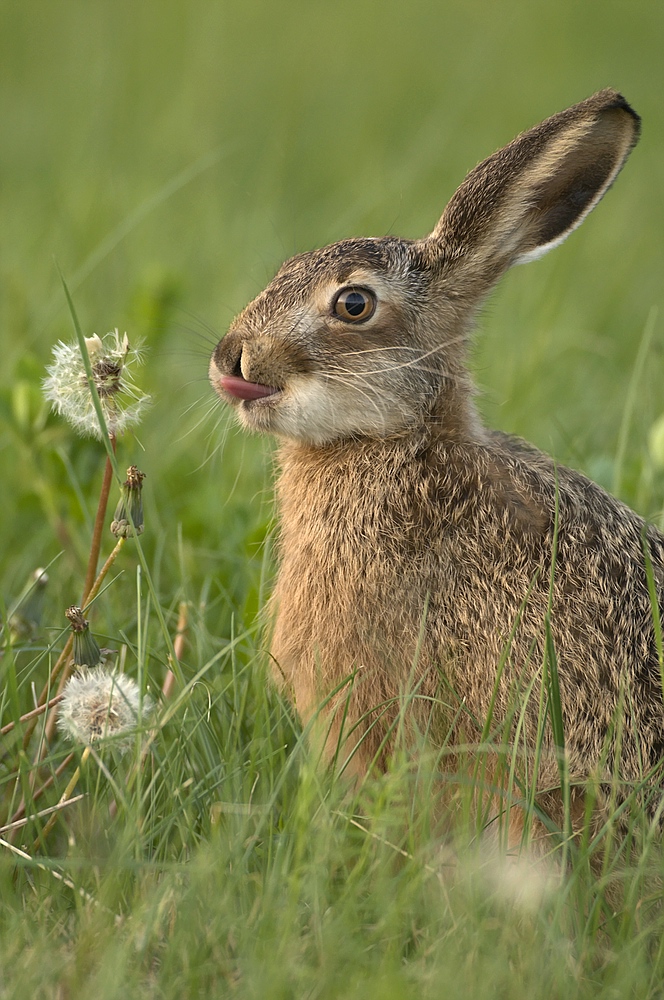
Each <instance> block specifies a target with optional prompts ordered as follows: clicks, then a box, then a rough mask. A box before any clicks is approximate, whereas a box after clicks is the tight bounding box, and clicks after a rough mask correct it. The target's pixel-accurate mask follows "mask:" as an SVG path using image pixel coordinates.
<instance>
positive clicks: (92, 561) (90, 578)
mask: <svg viewBox="0 0 664 1000" xmlns="http://www.w3.org/2000/svg"><path fill="white" fill-rule="evenodd" d="M111 445H112V447H113V451H115V437H113V436H111ZM112 482H113V467H112V465H111V460H110V458H109V457H108V455H107V456H106V465H105V466H104V479H103V481H102V484H101V492H100V494H99V503H98V505H97V516H96V517H95V523H94V528H93V531H92V542H91V544H90V558H89V559H88V569H87V572H86V574H85V583H84V585H83V597H82V598H81V607H84V606H85V603H86V601H87V599H88V597H89V595H90V591H91V590H92V587H93V585H94V582H95V577H96V575H97V563H98V562H99V550H100V549H101V536H102V532H103V530H104V523H105V521H106V508H107V507H108V497H109V494H110V492H111V483H112Z"/></svg>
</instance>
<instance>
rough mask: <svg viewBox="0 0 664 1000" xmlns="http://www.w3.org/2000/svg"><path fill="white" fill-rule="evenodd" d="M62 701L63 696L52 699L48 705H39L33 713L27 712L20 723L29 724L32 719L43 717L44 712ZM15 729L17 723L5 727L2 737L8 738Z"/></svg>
mask: <svg viewBox="0 0 664 1000" xmlns="http://www.w3.org/2000/svg"><path fill="white" fill-rule="evenodd" d="M61 699H62V695H59V694H58V695H56V696H55V698H51V700H50V701H49V702H48V703H47V704H45V705H38V706H37V708H33V709H32V711H31V712H26V713H25V715H22V716H21V718H20V719H19V720H18V721H19V722H28V721H29V720H30V719H34V718H36V717H37V716H38V715H42V713H43V712H46V711H47V710H48V709H49V708H53V706H54V705H57V704H58V702H59V701H60V700H61ZM15 727H16V723H15V722H8V723H7V725H6V726H3V727H2V729H0V736H6V735H7V733H11V731H12V730H13V729H14V728H15Z"/></svg>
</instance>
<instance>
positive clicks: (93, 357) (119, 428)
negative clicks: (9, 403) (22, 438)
mask: <svg viewBox="0 0 664 1000" xmlns="http://www.w3.org/2000/svg"><path fill="white" fill-rule="evenodd" d="M85 346H86V348H87V351H88V356H89V358H90V363H91V366H92V377H93V379H94V383H95V387H96V389H97V393H98V395H99V401H100V403H101V409H102V413H103V414H104V419H105V421H106V426H107V428H108V431H109V433H110V434H113V435H118V434H121V433H122V432H123V431H125V430H127V428H128V427H132V426H134V425H135V424H137V423H138V422H139V421H140V419H141V416H142V415H143V411H144V410H145V408H146V406H147V405H148V403H149V401H150V397H149V396H147V395H145V394H144V393H141V392H140V391H139V389H138V388H137V387H136V385H135V384H134V381H133V377H132V368H135V367H136V366H137V365H139V364H142V361H143V353H142V351H141V349H140V346H139V347H131V346H130V344H129V338H128V337H127V334H126V333H125V334H123V335H122V336H120V334H119V333H118V331H117V330H114V331H112V332H111V333H107V334H106V335H105V336H104V337H99V336H98V335H97V334H96V333H95V334H93V336H92V337H86V338H85ZM53 359H54V360H53V364H51V365H48V366H47V368H46V371H47V373H48V374H47V377H46V378H45V379H44V381H43V383H42V387H43V391H44V396H45V397H46V399H47V400H48V401H49V403H50V404H51V407H52V408H53V409H54V410H55V411H56V413H60V414H61V415H62V416H63V417H64V418H65V419H66V420H68V421H69V423H70V424H71V425H72V427H73V428H74V429H75V430H76V431H78V433H79V434H82V435H84V436H87V437H96V438H97V439H98V440H101V439H102V429H101V427H100V424H99V419H98V417H97V412H96V410H95V407H94V403H93V400H92V394H91V392H90V387H89V385H88V378H87V374H86V371H85V364H84V361H83V358H82V357H81V352H80V350H79V347H78V344H65V343H64V342H63V341H60V342H59V343H57V344H56V345H55V347H54V348H53Z"/></svg>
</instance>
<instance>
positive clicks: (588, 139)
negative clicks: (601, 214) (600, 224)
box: [427, 90, 640, 284]
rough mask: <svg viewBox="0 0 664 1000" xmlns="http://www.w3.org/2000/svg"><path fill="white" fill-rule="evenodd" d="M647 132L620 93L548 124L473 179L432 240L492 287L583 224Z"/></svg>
mask: <svg viewBox="0 0 664 1000" xmlns="http://www.w3.org/2000/svg"><path fill="white" fill-rule="evenodd" d="M639 127H640V119H639V117H638V115H637V114H635V112H634V111H633V110H632V109H631V108H630V106H629V104H628V103H627V102H626V101H625V99H624V98H623V97H622V96H621V95H620V94H618V93H617V92H616V91H615V90H602V91H600V92H599V93H597V94H595V95H594V96H593V97H590V98H588V100H586V101H582V102H581V104H575V105H574V107H571V108H568V109H567V110H566V111H562V112H560V114H557V115H554V116H553V117H552V118H548V119H547V120H546V121H544V122H542V123H541V124H540V125H537V126H535V128H532V129H530V130H529V131H528V132H524V133H523V134H522V135H520V136H518V138H516V139H515V140H514V142H511V143H510V144H509V146H505V148H504V149H500V150H499V151H498V152H497V153H494V154H493V156H490V157H489V158H488V159H487V160H484V162H483V163H480V164H479V166H477V167H475V169H474V170H472V171H471V172H470V173H469V174H468V176H467V177H466V179H465V181H464V182H463V184H462V185H461V187H460V188H459V189H458V191H457V192H456V194H455V195H454V197H453V198H452V200H451V201H450V203H449V204H448V206H447V208H446V209H445V211H444V213H443V216H442V218H441V220H440V222H439V223H438V225H437V226H436V228H435V229H434V231H433V233H431V236H429V237H428V239H427V242H428V243H429V244H430V245H431V244H434V246H437V248H438V251H439V252H441V253H442V255H443V257H444V259H446V260H447V261H449V262H450V263H452V262H453V261H456V263H457V265H458V266H460V268H461V270H462V271H464V272H466V274H465V275H464V276H465V277H467V278H468V279H470V280H471V281H472V279H473V278H474V279H475V280H476V281H479V283H480V284H484V283H488V284H491V283H492V282H493V281H494V280H495V279H496V278H497V277H498V276H499V275H500V274H501V273H502V272H503V271H504V270H505V269H506V268H508V267H509V266H510V265H511V264H516V263H520V262H522V261H527V260H533V259H534V258H536V257H540V256H541V255H542V254H544V253H546V252H547V250H550V249H551V248H552V247H554V246H557V245H558V243H561V242H562V241H563V240H564V239H565V237H566V236H568V235H569V233H571V232H572V230H573V229H576V227H577V226H579V225H580V224H581V223H582V222H583V220H584V219H585V217H586V216H587V215H588V213H589V212H590V211H592V209H593V208H594V207H595V205H596V204H597V202H598V201H599V200H600V198H601V197H602V195H603V194H604V193H605V192H606V191H607V190H608V188H609V187H610V186H611V184H612V183H613V181H614V180H615V178H616V176H617V174H618V172H619V170H620V168H621V167H622V165H623V163H624V162H625V160H626V159H627V156H628V155H629V153H630V150H631V149H632V147H633V146H634V144H635V143H636V141H637V139H638V137H639ZM453 270H454V271H455V272H456V271H457V267H456V266H453ZM448 273H449V272H448Z"/></svg>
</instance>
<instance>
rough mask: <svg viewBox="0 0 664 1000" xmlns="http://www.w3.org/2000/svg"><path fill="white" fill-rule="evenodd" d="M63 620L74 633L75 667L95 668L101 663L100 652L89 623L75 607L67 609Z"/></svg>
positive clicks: (79, 609)
mask: <svg viewBox="0 0 664 1000" xmlns="http://www.w3.org/2000/svg"><path fill="white" fill-rule="evenodd" d="M65 618H67V619H68V621H69V622H70V623H71V630H72V632H73V633H74V663H75V664H76V666H77V667H96V666H97V664H98V663H100V662H101V650H100V648H99V646H98V645H97V641H96V639H95V637H94V636H93V634H92V632H91V631H90V622H89V621H88V620H87V618H84V617H83V611H82V610H81V608H77V607H76V605H72V607H71V608H67V610H66V611H65Z"/></svg>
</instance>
